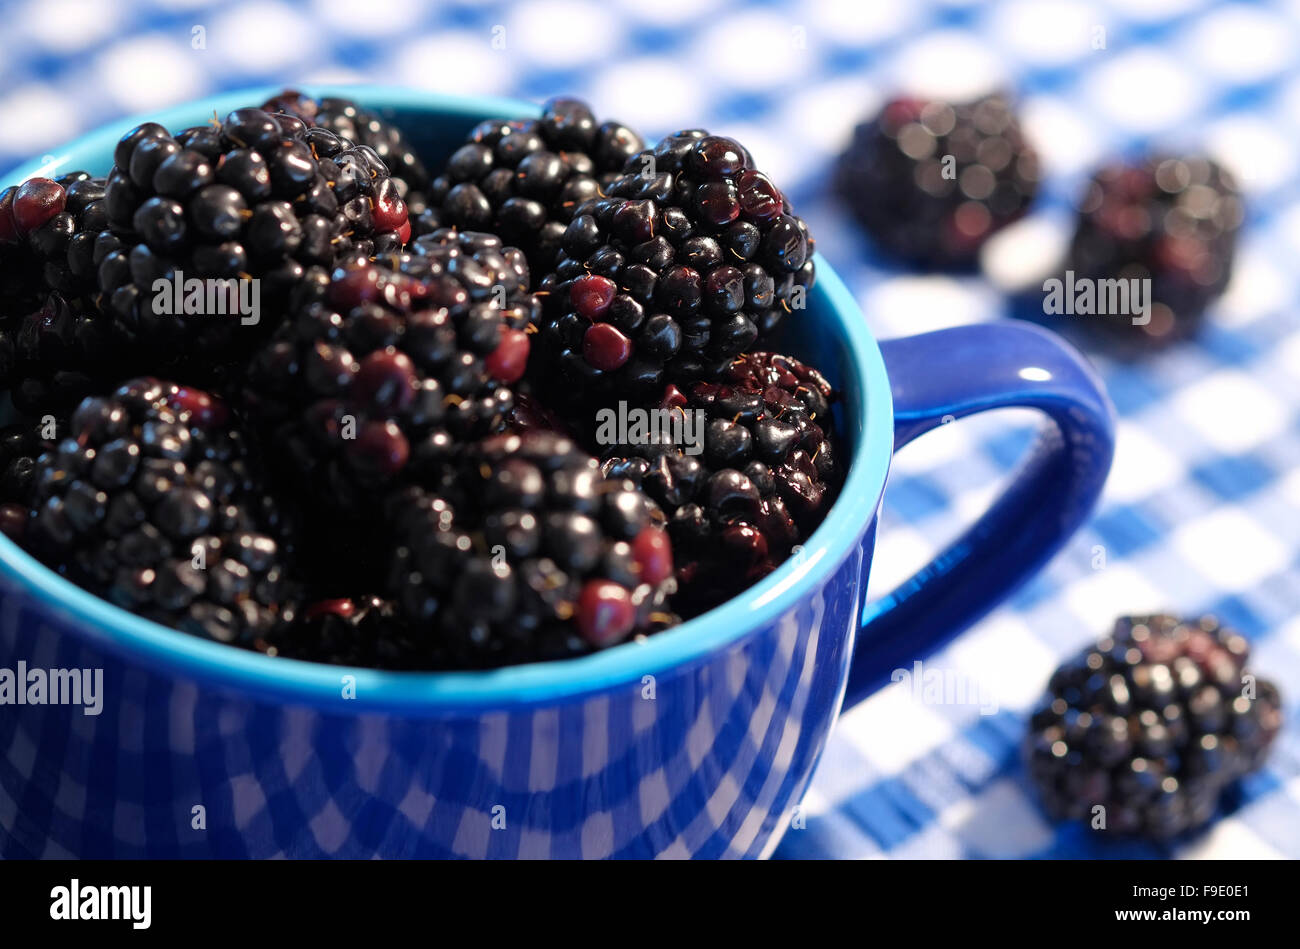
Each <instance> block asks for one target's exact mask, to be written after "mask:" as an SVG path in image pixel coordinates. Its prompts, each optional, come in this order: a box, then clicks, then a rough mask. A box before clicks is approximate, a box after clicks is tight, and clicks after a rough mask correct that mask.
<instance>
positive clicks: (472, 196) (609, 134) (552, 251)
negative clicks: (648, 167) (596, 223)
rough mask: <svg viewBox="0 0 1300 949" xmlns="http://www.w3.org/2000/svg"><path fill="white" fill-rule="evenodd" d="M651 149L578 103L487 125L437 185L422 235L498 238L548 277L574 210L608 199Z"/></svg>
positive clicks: (421, 221) (420, 221) (418, 227)
mask: <svg viewBox="0 0 1300 949" xmlns="http://www.w3.org/2000/svg"><path fill="white" fill-rule="evenodd" d="M643 145H644V142H643V141H642V139H641V136H640V135H638V134H637V133H636V132H634V131H633V130H632V129H630V128H628V127H627V126H625V125H623V124H622V123H620V122H615V121H606V122H601V121H599V120H598V119H597V118H596V116H595V115H594V114H593V113H592V111H591V109H590V108H589V107H588V106H587V104H586V103H584V102H581V101H579V100H577V99H569V98H559V99H552V100H551V101H550V102H548V103H547V104H546V106H545V108H544V109H543V110H542V115H541V118H538V119H515V120H512V121H505V120H488V121H485V122H481V123H480V124H479V125H477V126H475V127H474V130H473V131H472V132H470V134H469V138H468V140H467V141H466V142H465V143H464V144H463V145H461V146H460V148H458V149H457V150H456V151H455V152H454V153H452V156H451V158H450V159H449V160H448V162H447V165H446V167H445V169H444V171H443V173H442V174H441V175H439V176H438V177H437V178H435V179H434V181H433V184H432V186H431V188H430V190H429V195H428V201H429V208H428V210H427V211H426V212H424V213H423V214H421V215H420V216H419V217H418V218H417V219H416V221H415V233H416V234H417V235H418V234H420V233H423V232H427V231H431V230H436V229H438V228H440V227H444V226H452V227H459V228H463V229H466V230H472V231H491V232H493V233H495V234H499V235H500V236H501V238H502V239H503V240H505V241H506V243H508V244H511V245H512V246H515V247H519V248H521V249H522V250H523V251H524V253H525V255H526V256H527V257H528V263H529V265H530V266H531V267H532V268H533V270H534V272H536V273H537V274H539V275H541V274H545V273H547V272H548V271H550V270H552V269H553V268H554V267H555V259H556V254H557V253H558V251H559V248H560V242H561V239H562V238H563V236H564V231H565V228H566V227H567V226H568V224H569V222H570V221H571V220H572V218H573V213H574V210H575V209H576V208H577V207H578V206H579V205H580V204H582V203H583V202H584V201H586V200H588V199H590V198H593V197H596V196H598V195H600V194H601V193H602V188H603V187H604V186H606V185H608V184H609V183H610V182H611V181H612V180H614V178H615V177H616V176H617V174H618V173H619V172H621V171H622V170H623V166H624V165H625V164H626V162H627V160H628V159H629V158H630V157H631V156H633V155H635V154H636V153H637V152H639V151H640V150H641V148H642V146H643Z"/></svg>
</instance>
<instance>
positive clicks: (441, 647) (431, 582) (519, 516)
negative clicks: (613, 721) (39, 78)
mask: <svg viewBox="0 0 1300 949" xmlns="http://www.w3.org/2000/svg"><path fill="white" fill-rule="evenodd" d="M661 520H662V515H661V514H660V512H659V511H658V510H657V509H656V508H655V507H654V504H653V503H652V502H651V501H650V500H649V499H648V498H647V497H646V496H645V495H644V494H642V493H640V492H639V491H636V490H635V489H634V488H633V487H632V485H631V484H630V483H629V482H626V481H620V480H606V479H604V478H602V476H601V473H600V470H599V467H598V466H597V463H596V460H595V459H594V458H592V457H591V456H590V455H588V454H586V453H585V452H583V451H582V450H581V449H580V448H578V447H577V445H576V444H575V443H574V442H572V441H569V440H568V439H566V438H563V437H562V436H560V435H556V434H555V433H552V432H545V431H530V432H526V433H523V434H513V433H512V434H505V435H497V436H493V437H491V438H488V439H486V440H484V441H482V442H479V443H477V444H475V445H471V446H467V447H466V448H465V449H464V451H463V452H462V453H460V454H459V456H458V458H457V459H456V461H455V463H454V464H452V465H451V466H450V467H449V468H448V469H447V471H446V474H445V476H444V477H443V478H441V479H440V480H439V481H438V482H437V483H436V485H432V486H430V487H419V488H416V487H413V488H406V489H404V490H402V491H401V492H399V493H398V494H397V495H396V496H394V497H393V498H391V499H390V502H389V505H388V522H389V523H390V524H391V525H393V528H394V531H395V541H396V543H395V547H394V554H393V557H392V572H391V577H390V584H391V591H392V593H393V596H394V599H395V600H396V601H397V603H398V604H399V606H400V608H401V610H402V612H403V614H404V615H405V616H406V618H407V620H408V621H409V622H410V624H411V627H412V630H413V631H414V635H416V636H418V637H420V638H421V640H422V642H423V643H424V647H423V648H424V650H425V653H426V655H427V657H428V661H429V662H432V663H446V664H449V665H452V666H456V667H470V668H481V667H491V666H500V665H509V664H512V663H519V662H531V661H537V660H545V659H560V658H565V657H567V656H573V655H578V654H581V653H585V652H589V651H590V650H592V649H599V648H602V647H605V646H611V645H614V644H615V643H618V642H622V641H624V640H626V639H628V638H629V637H632V636H635V635H639V634H643V633H650V632H654V631H656V630H658V629H662V628H664V627H665V626H668V625H672V624H673V623H675V622H676V617H675V616H673V615H672V614H670V613H668V612H667V609H666V601H667V597H668V595H669V594H670V593H671V591H672V589H673V581H672V572H673V569H672V552H671V550H670V547H669V541H668V537H667V535H666V534H665V533H664V531H663V530H662V528H661V527H660V523H661Z"/></svg>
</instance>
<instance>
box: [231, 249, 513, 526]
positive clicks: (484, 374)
mask: <svg viewBox="0 0 1300 949" xmlns="http://www.w3.org/2000/svg"><path fill="white" fill-rule="evenodd" d="M498 287H499V288H501V289H502V290H503V291H504V292H505V296H504V298H499V297H498V294H497V293H496V292H495V288H498ZM535 306H536V302H535V300H534V299H533V298H532V296H531V294H529V293H528V269H527V266H526V265H525V264H524V263H523V259H522V255H521V254H520V253H519V252H518V251H515V250H512V249H510V248H506V247H504V246H503V245H502V244H501V241H500V240H499V239H498V238H496V237H493V236H491V235H483V234H473V233H462V232H457V231H454V230H447V231H443V232H438V233H437V234H434V235H428V236H426V237H425V238H422V239H421V240H420V241H419V242H417V245H416V250H415V252H413V253H400V254H394V255H389V256H385V257H380V258H378V260H377V262H372V261H368V260H352V261H349V262H348V264H347V265H346V266H344V267H341V268H339V269H338V270H336V271H335V272H334V274H333V275H332V276H331V275H325V274H323V273H317V274H314V275H313V278H312V279H311V280H310V281H308V282H306V283H304V284H303V285H301V286H300V287H299V288H298V291H297V293H296V294H295V300H294V304H293V308H292V312H291V315H290V318H289V319H288V320H287V321H286V322H285V324H284V325H283V326H282V327H281V328H280V329H279V330H278V331H277V332H276V334H275V335H274V336H273V337H272V338H271V339H270V340H269V341H268V342H267V343H266V344H265V345H263V346H262V347H261V348H260V349H259V350H258V351H257V352H256V353H255V354H254V356H253V359H252V361H251V364H250V366H249V368H248V374H247V378H246V380H245V382H244V385H243V387H242V391H241V396H240V399H239V402H240V404H241V405H242V406H243V407H244V408H245V410H246V411H247V412H248V413H249V415H250V417H251V419H252V420H253V422H254V423H255V424H256V425H257V426H258V427H259V429H260V430H261V431H262V432H263V433H264V437H265V438H266V439H267V440H268V442H269V443H270V444H271V445H272V446H273V451H274V454H275V456H276V457H277V458H278V459H279V462H280V466H281V467H282V468H283V469H284V470H285V472H286V475H287V476H288V477H295V473H297V475H296V479H297V480H300V479H301V476H302V474H303V473H306V474H307V476H308V478H309V479H310V480H311V485H312V487H311V493H312V496H313V499H314V500H315V501H316V502H318V503H320V504H321V505H323V507H324V509H325V510H327V511H330V512H332V513H333V514H336V515H338V514H344V513H346V514H348V515H349V516H353V517H360V518H362V519H366V520H368V519H369V518H370V515H371V514H372V513H373V510H374V508H375V507H376V505H377V504H378V503H379V498H380V497H381V496H382V492H383V491H384V490H386V489H387V488H390V487H392V486H393V485H394V484H396V483H400V482H403V481H407V480H410V479H411V478H413V477H419V476H420V475H421V473H425V472H429V471H435V472H436V470H437V468H438V467H439V466H440V465H441V464H443V463H444V461H445V459H446V457H447V456H448V454H449V453H450V452H451V451H452V449H453V448H454V446H455V445H456V444H457V443H460V442H463V441H470V440H473V439H475V438H479V437H482V436H485V435H488V434H491V433H493V432H497V431H501V430H502V429H503V428H504V426H505V419H506V417H507V416H508V414H509V413H510V411H511V408H512V405H513V401H514V394H513V391H512V390H511V388H510V386H511V384H512V383H514V382H515V381H516V380H518V379H519V378H520V377H521V376H522V375H523V372H524V368H525V365H526V363H527V360H528V353H529V337H528V334H527V333H526V332H525V329H526V327H527V325H528V322H529V320H530V319H532V317H533V315H534V308H535Z"/></svg>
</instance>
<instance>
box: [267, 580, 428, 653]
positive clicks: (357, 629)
mask: <svg viewBox="0 0 1300 949" xmlns="http://www.w3.org/2000/svg"><path fill="white" fill-rule="evenodd" d="M266 651H267V652H268V653H269V654H271V655H276V656H283V657H285V658H289V659H303V660H307V661H309V662H327V663H331V664H334V665H342V666H362V667H365V668H370V669H404V668H410V667H411V663H412V662H414V661H415V655H416V650H415V645H414V641H413V639H412V637H411V636H410V633H409V631H408V629H407V626H406V623H405V621H404V620H403V619H402V617H401V615H400V614H399V612H398V610H397V607H396V605H395V604H394V603H393V602H392V601H391V600H385V599H384V598H382V597H378V596H361V597H355V598H351V597H336V598H333V599H328V600H318V601H317V602H315V603H312V604H311V605H309V606H307V607H305V608H304V609H303V610H302V615H301V617H300V618H299V619H298V620H297V621H296V622H293V623H290V624H287V625H285V626H283V627H282V628H281V630H280V631H279V632H278V633H277V635H276V636H274V637H273V639H272V640H271V641H270V642H268V643H267V646H266Z"/></svg>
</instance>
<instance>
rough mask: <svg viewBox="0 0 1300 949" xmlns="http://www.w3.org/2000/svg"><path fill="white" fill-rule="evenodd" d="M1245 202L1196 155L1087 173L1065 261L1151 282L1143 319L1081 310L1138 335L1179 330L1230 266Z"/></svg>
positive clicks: (1214, 292) (1090, 275)
mask: <svg viewBox="0 0 1300 949" xmlns="http://www.w3.org/2000/svg"><path fill="white" fill-rule="evenodd" d="M1243 214H1244V206H1243V203H1242V197H1241V192H1240V191H1239V190H1238V188H1237V184H1236V181H1235V180H1234V179H1233V177H1232V175H1231V174H1230V173H1229V172H1228V171H1227V170H1226V169H1224V168H1223V167H1222V166H1220V165H1218V164H1216V163H1215V162H1213V161H1210V160H1209V159H1206V158H1200V157H1183V158H1173V157H1168V156H1160V155H1155V156H1149V157H1147V158H1146V159H1144V160H1143V161H1141V162H1139V163H1138V164H1135V165H1118V164H1116V165H1108V166H1106V167H1104V168H1101V169H1100V170H1099V171H1097V173H1096V174H1095V175H1093V177H1092V180H1091V181H1090V182H1089V184H1088V187H1087V189H1086V191H1085V192H1084V195H1083V198H1082V200H1081V201H1080V203H1079V219H1078V224H1077V226H1076V230H1075V232H1074V238H1073V240H1072V241H1071V243H1070V252H1069V257H1068V262H1067V264H1066V267H1067V268H1068V269H1069V270H1072V271H1073V272H1074V274H1075V277H1076V279H1078V278H1086V279H1088V280H1092V281H1102V280H1114V279H1130V280H1132V279H1140V280H1149V281H1150V291H1149V292H1150V298H1149V302H1150V304H1151V311H1150V320H1149V321H1148V322H1147V323H1146V324H1145V325H1136V324H1134V322H1133V317H1132V316H1131V315H1127V314H1119V315H1114V316H1109V317H1107V316H1097V317H1089V318H1088V319H1087V323H1088V324H1089V325H1098V326H1101V327H1103V328H1105V329H1108V330H1114V331H1117V332H1120V333H1124V334H1128V335H1133V334H1138V335H1139V338H1143V339H1147V340H1169V339H1174V338H1178V337H1185V336H1187V335H1189V334H1191V333H1192V332H1194V331H1195V330H1196V328H1197V327H1198V326H1199V325H1200V322H1201V318H1202V316H1203V314H1204V313H1205V310H1206V308H1207V307H1208V306H1209V305H1210V304H1211V303H1212V302H1213V301H1214V299H1215V298H1216V297H1218V295H1219V294H1220V293H1222V292H1223V289H1224V287H1226V286H1227V283H1228V278H1229V277H1230V276H1231V273H1232V259H1233V253H1234V250H1235V248H1236V243H1237V232H1238V231H1239V230H1240V228H1241V223H1242V218H1243Z"/></svg>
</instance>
